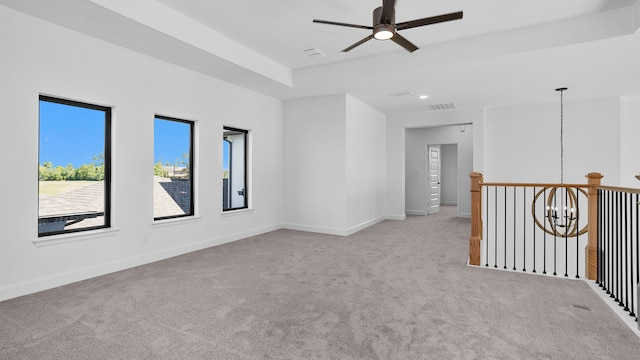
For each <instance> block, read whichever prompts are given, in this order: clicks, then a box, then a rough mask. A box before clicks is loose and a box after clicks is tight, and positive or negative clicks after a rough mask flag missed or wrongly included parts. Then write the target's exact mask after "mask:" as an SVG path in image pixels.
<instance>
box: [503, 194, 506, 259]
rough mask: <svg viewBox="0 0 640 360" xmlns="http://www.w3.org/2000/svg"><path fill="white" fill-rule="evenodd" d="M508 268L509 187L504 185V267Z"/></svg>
mask: <svg viewBox="0 0 640 360" xmlns="http://www.w3.org/2000/svg"><path fill="white" fill-rule="evenodd" d="M503 269H505V270H506V269H507V187H506V186H505V187H504V267H503Z"/></svg>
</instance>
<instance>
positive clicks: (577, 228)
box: [575, 188, 589, 279]
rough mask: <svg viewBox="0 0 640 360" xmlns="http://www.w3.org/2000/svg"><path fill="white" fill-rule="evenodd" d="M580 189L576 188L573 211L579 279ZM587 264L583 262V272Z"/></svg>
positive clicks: (577, 277)
mask: <svg viewBox="0 0 640 360" xmlns="http://www.w3.org/2000/svg"><path fill="white" fill-rule="evenodd" d="M579 199H580V189H578V188H576V211H575V219H576V279H580V268H579V267H578V265H579V264H580V259H579V255H578V252H579V251H580V249H578V245H579V244H580V214H579V212H580V210H579V209H580V200H579ZM587 266H589V265H588V264H587V263H586V262H585V264H584V267H585V272H586V268H587Z"/></svg>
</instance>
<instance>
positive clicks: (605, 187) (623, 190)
mask: <svg viewBox="0 0 640 360" xmlns="http://www.w3.org/2000/svg"><path fill="white" fill-rule="evenodd" d="M596 189H597V190H609V191H619V192H626V193H632V194H640V189H633V188H624V187H617V186H603V185H601V186H596Z"/></svg>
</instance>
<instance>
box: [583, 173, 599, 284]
mask: <svg viewBox="0 0 640 360" xmlns="http://www.w3.org/2000/svg"><path fill="white" fill-rule="evenodd" d="M587 178H588V179H589V212H588V215H589V219H588V226H589V231H588V235H589V243H588V244H587V247H586V249H585V261H584V263H585V267H586V269H585V272H586V276H587V279H589V280H597V278H598V189H597V187H598V186H600V179H602V178H603V175H602V174H600V173H597V172H592V173H589V174H587Z"/></svg>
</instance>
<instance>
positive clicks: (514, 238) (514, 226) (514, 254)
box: [511, 186, 517, 270]
mask: <svg viewBox="0 0 640 360" xmlns="http://www.w3.org/2000/svg"><path fill="white" fill-rule="evenodd" d="M516 189H517V188H516V187H515V186H514V187H513V269H511V270H515V269H516V193H517V191H516Z"/></svg>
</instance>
